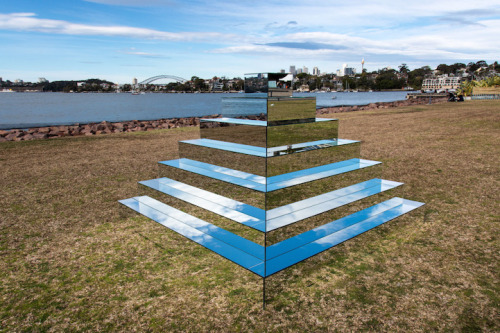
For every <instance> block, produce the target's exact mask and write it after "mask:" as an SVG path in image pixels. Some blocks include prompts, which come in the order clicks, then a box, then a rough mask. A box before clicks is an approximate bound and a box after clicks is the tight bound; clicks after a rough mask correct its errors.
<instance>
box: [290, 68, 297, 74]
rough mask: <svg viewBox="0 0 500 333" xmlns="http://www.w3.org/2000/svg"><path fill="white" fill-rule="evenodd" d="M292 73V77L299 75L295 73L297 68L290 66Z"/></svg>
mask: <svg viewBox="0 0 500 333" xmlns="http://www.w3.org/2000/svg"><path fill="white" fill-rule="evenodd" d="M290 73H292V75H296V74H297V72H296V71H295V66H290Z"/></svg>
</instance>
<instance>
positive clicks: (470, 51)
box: [0, 0, 500, 83]
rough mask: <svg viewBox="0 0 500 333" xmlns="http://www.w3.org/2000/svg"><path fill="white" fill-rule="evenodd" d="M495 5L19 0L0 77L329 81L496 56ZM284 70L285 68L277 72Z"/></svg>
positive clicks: (7, 22) (4, 15) (3, 40)
mask: <svg viewBox="0 0 500 333" xmlns="http://www.w3.org/2000/svg"><path fill="white" fill-rule="evenodd" d="M498 31H500V3H499V2H498V1H497V0H496V1H475V2H471V1H462V0H455V1H448V0H443V1H439V2H435V1H430V0H421V1H418V2H414V3H404V5H401V2H399V1H380V0H379V1H373V0H372V1H370V0H367V1H361V0H353V1H350V2H348V3H347V2H338V1H333V2H328V3H325V2H318V1H308V0H304V1H301V2H298V3H290V2H289V1H281V0H280V1H273V2H272V3H270V2H267V1H261V0H256V1H253V2H251V3H250V2H242V3H240V2H225V1H218V0H213V1H204V0H194V1H189V2H181V1H178V0H87V1H83V0H74V1H70V2H69V1H63V0H52V1H50V2H47V1H39V0H17V1H10V2H7V1H6V2H4V3H2V7H1V8H0V45H2V52H0V77H3V79H4V80H6V79H9V80H15V79H22V80H24V81H31V82H36V81H38V78H46V79H47V80H49V81H54V80H73V79H74V80H79V79H86V78H101V79H105V80H109V81H112V82H117V83H129V82H130V81H131V79H132V78H133V77H136V78H137V79H138V80H139V81H142V80H144V79H146V78H148V77H151V76H155V75H159V74H170V75H176V76H180V77H184V78H186V79H190V78H191V76H193V75H197V76H199V77H202V78H210V77H213V76H215V75H218V76H227V77H238V76H239V77H242V76H243V74H245V73H249V72H274V71H276V72H278V71H280V69H282V68H288V66H290V65H295V66H296V68H297V69H302V70H304V69H305V68H308V69H309V72H311V71H313V70H314V68H315V67H317V68H318V69H319V71H320V73H325V72H326V73H335V72H336V71H337V69H341V68H342V65H343V64H345V63H347V64H349V67H353V68H355V69H357V71H358V72H361V68H362V65H361V61H362V59H364V68H365V69H367V70H368V71H372V70H377V69H381V68H384V67H387V66H390V67H392V68H397V67H398V66H399V65H400V64H402V63H406V64H407V65H408V66H409V67H410V68H418V67H422V66H425V65H429V66H431V67H435V66H437V65H438V64H441V63H445V64H452V63H456V62H463V63H467V62H469V61H474V62H475V61H478V60H485V61H486V62H488V63H490V62H493V61H495V60H497V59H498V54H500V41H499V39H498ZM285 66H286V67H285Z"/></svg>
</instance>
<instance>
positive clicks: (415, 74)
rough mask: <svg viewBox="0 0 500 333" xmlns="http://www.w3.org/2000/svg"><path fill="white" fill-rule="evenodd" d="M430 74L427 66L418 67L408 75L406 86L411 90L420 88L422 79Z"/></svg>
mask: <svg viewBox="0 0 500 333" xmlns="http://www.w3.org/2000/svg"><path fill="white" fill-rule="evenodd" d="M431 72H432V70H431V68H430V67H429V66H424V67H420V68H417V69H414V70H412V71H411V72H409V73H408V85H409V86H410V87H412V88H413V89H420V88H422V82H423V80H424V77H425V76H426V75H428V74H430V73H431Z"/></svg>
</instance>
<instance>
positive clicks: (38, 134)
mask: <svg viewBox="0 0 500 333" xmlns="http://www.w3.org/2000/svg"><path fill="white" fill-rule="evenodd" d="M446 100H447V99H446V98H433V99H432V103H442V102H446ZM428 103H429V101H428V100H427V99H422V98H419V99H408V100H403V101H395V102H379V103H371V104H368V105H354V106H336V107H329V108H322V109H318V110H317V114H319V115H323V114H329V113H338V112H352V111H361V110H376V109H389V108H395V107H401V106H408V105H418V104H428ZM218 117H220V115H211V116H206V117H203V118H218ZM245 118H247V119H254V120H264V119H265V115H263V114H262V115H259V116H248V117H245ZM199 125H200V117H189V118H171V119H159V120H141V121H139V120H132V121H122V122H114V123H112V122H107V121H103V122H100V123H90V124H74V125H62V126H48V127H34V128H28V129H12V130H0V142H5V141H27V140H37V139H52V138H60V137H65V136H93V135H101V134H110V133H122V132H139V131H152V130H156V129H169V128H178V127H189V126H199Z"/></svg>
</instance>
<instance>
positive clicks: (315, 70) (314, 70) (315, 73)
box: [313, 67, 319, 76]
mask: <svg viewBox="0 0 500 333" xmlns="http://www.w3.org/2000/svg"><path fill="white" fill-rule="evenodd" d="M313 75H317V76H318V75H319V69H318V67H314V68H313Z"/></svg>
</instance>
